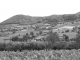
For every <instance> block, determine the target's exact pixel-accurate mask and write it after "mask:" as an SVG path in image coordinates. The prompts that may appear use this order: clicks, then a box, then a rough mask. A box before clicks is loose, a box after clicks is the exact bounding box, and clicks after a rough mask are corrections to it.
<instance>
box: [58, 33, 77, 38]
mask: <svg viewBox="0 0 80 60" xmlns="http://www.w3.org/2000/svg"><path fill="white" fill-rule="evenodd" d="M58 34H59V36H63V34H66V35H67V36H69V39H71V38H75V37H76V34H77V33H76V32H68V33H58Z"/></svg>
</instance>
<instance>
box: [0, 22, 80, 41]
mask: <svg viewBox="0 0 80 60" xmlns="http://www.w3.org/2000/svg"><path fill="white" fill-rule="evenodd" d="M79 24H80V22H75V21H74V22H72V23H71V22H58V24H57V25H56V26H53V25H51V24H49V23H36V24H33V25H19V24H11V25H9V26H8V27H6V28H4V27H3V28H2V29H0V39H1V40H3V41H4V40H10V38H12V37H15V36H18V37H19V38H22V37H23V36H24V35H26V34H27V33H28V34H30V33H31V32H33V33H34V36H36V37H35V39H32V40H31V41H38V40H43V39H44V38H46V37H47V36H48V33H49V32H50V31H52V32H56V33H58V35H59V37H60V38H62V37H63V34H66V35H67V36H68V37H69V39H71V38H75V37H76V34H77V32H78V31H79V28H80V25H79ZM6 26H7V25H6Z"/></svg>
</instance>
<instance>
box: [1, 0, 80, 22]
mask: <svg viewBox="0 0 80 60" xmlns="http://www.w3.org/2000/svg"><path fill="white" fill-rule="evenodd" d="M77 12H80V1H79V0H0V22H2V21H4V20H6V19H8V18H10V17H12V16H14V15H17V14H23V15H30V16H49V15H53V14H58V15H62V14H74V13H77Z"/></svg>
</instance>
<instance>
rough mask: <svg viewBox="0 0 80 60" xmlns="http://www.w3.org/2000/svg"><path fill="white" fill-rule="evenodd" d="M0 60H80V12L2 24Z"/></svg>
mask: <svg viewBox="0 0 80 60" xmlns="http://www.w3.org/2000/svg"><path fill="white" fill-rule="evenodd" d="M0 60H80V12H78V13H76V14H63V15H50V16H44V17H39V16H38V17H37V16H28V15H21V14H20V15H15V16H12V17H10V18H8V19H7V20H5V21H3V22H1V23H0Z"/></svg>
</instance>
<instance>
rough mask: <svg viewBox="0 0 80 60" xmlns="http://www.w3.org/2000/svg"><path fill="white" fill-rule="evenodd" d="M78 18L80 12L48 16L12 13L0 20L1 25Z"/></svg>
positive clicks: (54, 21) (52, 21) (73, 19)
mask: <svg viewBox="0 0 80 60" xmlns="http://www.w3.org/2000/svg"><path fill="white" fill-rule="evenodd" d="M76 20H80V12H78V13H76V14H63V15H50V16H44V17H40V16H35V17H34V16H29V15H23V14H19V15H14V16H12V17H10V18H8V19H7V20H5V21H3V22H1V23H0V24H1V25H5V24H34V23H38V22H47V23H53V24H56V23H57V22H60V21H61V22H63V21H65V22H66V21H70V22H71V21H76Z"/></svg>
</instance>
